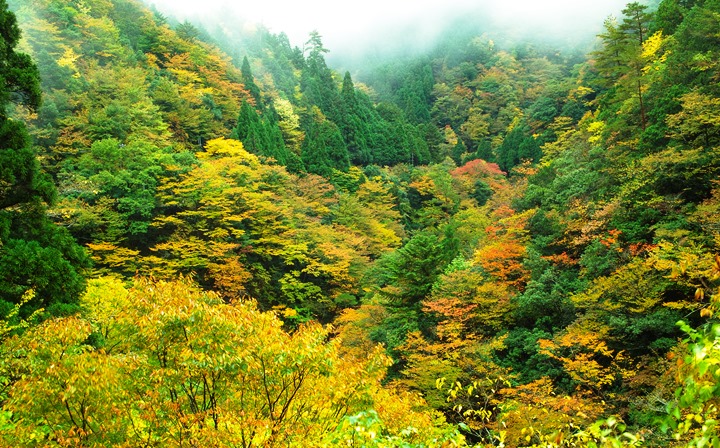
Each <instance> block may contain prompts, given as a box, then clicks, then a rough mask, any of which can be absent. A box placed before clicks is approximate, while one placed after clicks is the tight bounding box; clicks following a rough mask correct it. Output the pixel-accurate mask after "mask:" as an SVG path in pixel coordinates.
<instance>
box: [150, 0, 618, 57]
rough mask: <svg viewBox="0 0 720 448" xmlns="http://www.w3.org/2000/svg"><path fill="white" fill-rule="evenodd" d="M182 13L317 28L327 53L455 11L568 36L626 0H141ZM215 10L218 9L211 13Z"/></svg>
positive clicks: (301, 37) (430, 26)
mask: <svg viewBox="0 0 720 448" xmlns="http://www.w3.org/2000/svg"><path fill="white" fill-rule="evenodd" d="M146 1H147V2H148V3H151V4H155V6H156V7H157V8H158V9H159V10H160V11H161V12H163V13H165V14H166V15H170V16H174V17H177V18H179V19H183V18H189V19H190V20H191V21H192V18H193V17H195V18H197V17H199V16H200V15H203V14H208V13H210V12H211V11H212V12H216V11H225V12H227V11H230V10H232V11H233V12H234V13H235V14H237V15H238V16H242V17H246V18H247V19H249V20H251V21H255V22H259V23H262V24H263V25H265V26H266V27H268V28H269V29H270V30H271V31H272V32H274V33H280V32H285V33H286V34H287V35H288V37H289V38H290V42H291V43H292V44H293V45H296V46H302V44H303V42H305V41H306V40H307V36H308V34H309V33H310V32H311V31H313V30H317V31H318V32H320V35H321V36H322V37H323V43H324V44H325V47H326V48H329V49H330V50H331V52H336V51H340V52H341V51H345V50H347V49H348V48H353V47H355V48H357V47H362V46H366V45H377V44H378V42H382V38H383V36H388V35H390V36H392V35H393V33H395V34H396V33H397V31H398V30H402V31H403V32H404V30H409V29H410V27H412V30H413V32H412V35H413V36H416V35H417V36H426V37H427V38H432V37H434V33H436V32H437V31H438V30H440V29H441V28H443V27H444V25H446V24H447V23H448V22H449V21H450V20H452V19H454V18H457V17H465V18H467V17H473V18H475V17H476V18H477V21H478V23H481V22H483V21H487V22H493V23H495V24H496V25H499V26H501V27H503V28H505V29H507V30H508V32H510V33H511V34H514V35H519V34H524V35H532V36H542V37H548V36H550V37H555V38H558V37H559V38H560V39H564V40H565V41H571V40H572V39H575V38H577V39H588V37H589V36H594V35H595V34H597V33H598V32H599V31H600V29H601V27H602V23H603V20H604V19H605V18H607V17H608V16H609V15H611V14H614V15H619V11H620V10H621V9H622V8H623V6H624V5H625V3H627V1H628V0H355V1H337V0H336V1H328V0H234V1H233V0H146ZM212 15H215V14H212Z"/></svg>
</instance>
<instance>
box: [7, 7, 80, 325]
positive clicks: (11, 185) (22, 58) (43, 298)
mask: <svg viewBox="0 0 720 448" xmlns="http://www.w3.org/2000/svg"><path fill="white" fill-rule="evenodd" d="M0 37H1V39H2V41H0V314H2V315H5V314H6V313H7V312H8V310H9V309H10V308H11V304H12V303H18V302H19V301H20V300H21V298H22V297H23V295H24V294H25V293H26V292H28V291H29V290H32V291H34V293H35V299H33V301H32V304H31V307H32V308H37V307H48V306H49V305H50V308H51V311H56V312H60V311H61V309H62V308H63V306H62V304H70V303H73V302H75V301H76V300H77V297H78V296H79V294H80V293H81V292H82V291H83V289H84V280H83V278H82V276H81V275H80V269H81V268H82V267H85V266H86V265H87V263H88V259H87V257H86V255H85V253H84V251H83V250H82V249H81V248H80V247H79V246H78V245H77V244H76V243H75V242H74V240H73V239H72V238H71V237H70V235H69V233H68V232H67V231H66V230H65V229H62V228H60V227H58V226H55V225H54V224H53V223H52V222H50V220H49V219H48V217H47V214H46V204H51V203H52V201H53V200H54V199H55V194H56V193H55V189H54V186H53V184H52V181H51V179H50V178H49V176H47V175H46V174H44V173H42V172H41V171H40V166H39V163H38V161H37V158H36V156H35V153H34V152H33V150H32V147H31V144H30V138H29V136H28V134H27V131H26V130H25V125H24V123H22V122H20V121H17V120H14V119H12V118H10V117H9V116H8V109H9V108H10V107H11V105H13V104H19V105H23V106H26V107H28V108H30V109H32V110H36V109H37V108H38V107H39V106H40V76H39V74H38V70H37V67H36V66H35V64H34V63H33V62H32V60H31V59H30V57H29V56H28V55H26V54H23V53H18V52H16V51H15V47H16V46H17V44H18V42H19V40H20V29H19V27H18V25H17V22H16V18H15V15H14V14H13V13H12V12H10V11H9V10H8V6H7V3H6V2H5V0H0Z"/></svg>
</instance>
